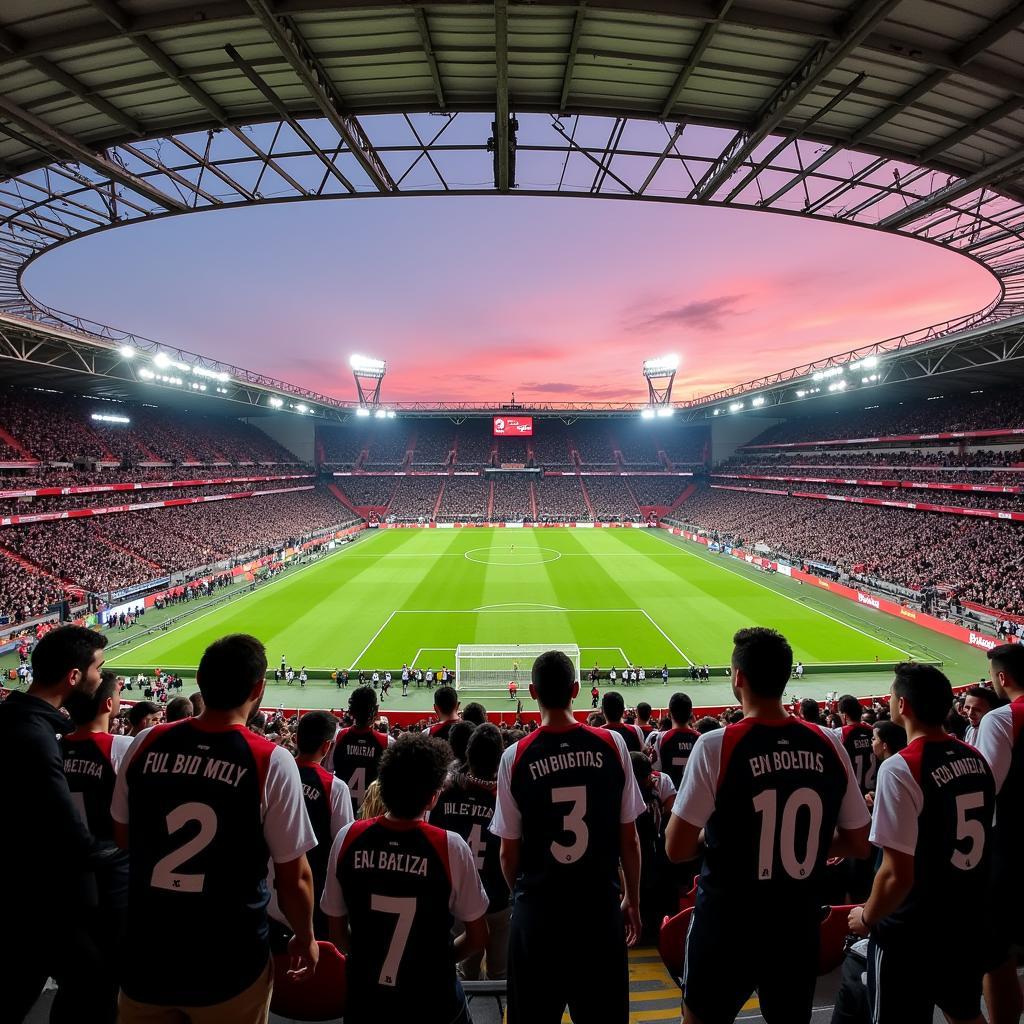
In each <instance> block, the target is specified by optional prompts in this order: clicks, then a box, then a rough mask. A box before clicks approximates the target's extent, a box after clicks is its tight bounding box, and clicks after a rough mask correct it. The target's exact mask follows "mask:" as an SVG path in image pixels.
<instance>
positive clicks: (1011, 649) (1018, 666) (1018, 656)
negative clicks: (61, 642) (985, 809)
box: [32, 644, 1024, 686]
mask: <svg viewBox="0 0 1024 1024" xmlns="http://www.w3.org/2000/svg"><path fill="white" fill-rule="evenodd" d="M988 660H989V661H991V662H992V664H993V665H994V666H995V670H996V671H997V672H1005V673H1006V674H1007V675H1008V676H1009V677H1010V679H1011V680H1012V681H1013V685H1014V686H1024V644H999V646H998V647H993V648H992V650H991V651H989V652H988ZM32 662H33V665H34V664H35V655H34V654H33V655H32Z"/></svg>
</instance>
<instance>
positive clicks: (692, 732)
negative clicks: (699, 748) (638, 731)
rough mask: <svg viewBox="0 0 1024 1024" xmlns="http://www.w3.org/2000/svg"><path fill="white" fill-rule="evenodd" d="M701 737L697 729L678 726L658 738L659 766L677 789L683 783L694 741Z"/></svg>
mask: <svg viewBox="0 0 1024 1024" xmlns="http://www.w3.org/2000/svg"><path fill="white" fill-rule="evenodd" d="M699 739H700V733H699V732H697V730H696V729H685V728H684V729H680V728H678V727H676V728H673V729H669V731H668V732H666V733H663V734H662V736H661V739H660V740H658V744H657V751H658V757H657V764H658V768H659V769H660V770H661V771H663V772H664V773H665V774H666V775H667V776H668V777H669V778H670V779H671V780H672V785H673V786H675V787H676V789H678V788H679V786H680V785H681V784H682V781H683V773H684V772H685V771H686V762H687V761H688V760H689V759H690V752H691V751H692V750H693V745H694V743H696V742H697V740H699Z"/></svg>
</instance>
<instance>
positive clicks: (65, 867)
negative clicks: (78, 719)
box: [0, 626, 125, 1024]
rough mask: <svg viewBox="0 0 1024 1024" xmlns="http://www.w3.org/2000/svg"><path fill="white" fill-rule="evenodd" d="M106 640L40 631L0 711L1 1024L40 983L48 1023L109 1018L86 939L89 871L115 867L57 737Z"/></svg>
mask: <svg viewBox="0 0 1024 1024" xmlns="http://www.w3.org/2000/svg"><path fill="white" fill-rule="evenodd" d="M106 643H107V641H106V637H104V636H101V635H100V634H99V633H95V632H93V631H92V630H90V629H85V628H83V627H80V626H63V627H61V628H59V629H55V630H53V631H52V632H51V633H48V634H47V635H46V636H45V637H43V639H42V640H40V641H39V643H38V644H37V645H36V648H35V650H34V651H33V652H32V674H33V683H32V685H31V686H30V687H29V689H28V690H27V691H26V692H25V693H12V694H11V695H10V696H9V697H8V698H7V700H6V701H4V702H3V704H0V778H2V779H3V780H4V785H3V786H2V787H0V821H2V822H3V823H4V834H5V839H4V868H5V869H6V870H5V878H6V881H7V885H6V887H5V888H6V892H5V893H4V897H3V902H4V920H5V922H6V925H7V927H6V929H5V931H6V941H5V942H4V975H5V978H6V981H5V984H4V992H3V995H2V999H3V1004H4V1014H3V1017H4V1020H5V1021H6V1020H11V1021H21V1020H23V1019H24V1018H25V1016H26V1015H27V1014H28V1012H29V1011H30V1010H31V1009H32V1006H33V1004H34V1003H35V1001H36V999H37V998H38V997H39V994H40V992H42V989H43V986H44V985H45V983H46V979H47V978H48V977H52V978H55V979H56V981H57V985H58V992H57V995H56V997H55V999H54V1003H53V1007H52V1010H51V1017H50V1021H51V1024H63V1022H64V1021H85V1020H88V1021H97V1022H100V1024H103V1022H106V1021H112V1020H113V1019H114V1012H115V1007H113V1006H111V1005H110V1000H109V994H108V993H107V991H106V990H105V986H97V985H95V984H94V983H93V981H94V978H95V976H96V974H97V972H98V970H99V964H100V956H99V952H98V950H97V948H96V945H95V943H94V942H93V940H92V937H91V934H90V924H91V920H92V915H93V914H94V913H95V910H96V904H97V895H96V894H97V888H96V876H95V872H96V871H98V870H99V871H104V870H107V869H109V868H110V867H111V866H113V865H115V864H120V863H123V859H124V856H125V855H124V853H123V852H122V851H120V850H119V849H118V848H117V846H116V845H115V844H114V843H113V842H111V841H100V840H97V839H95V838H94V837H93V836H92V834H91V833H90V832H89V830H88V828H87V827H86V825H85V822H84V821H83V819H82V818H81V817H80V816H79V814H78V812H77V810H76V808H75V805H74V803H73V802H72V798H71V792H70V790H69V789H68V783H67V780H66V778H65V776H64V764H63V759H62V756H61V748H60V744H59V743H58V741H57V736H58V735H59V734H63V733H69V732H71V731H72V730H73V729H74V725H73V723H72V722H71V721H70V720H69V719H68V718H67V717H66V716H65V715H63V714H61V712H60V710H59V709H60V708H61V707H62V706H74V703H75V702H76V701H81V700H83V699H84V700H85V701H86V702H88V701H89V699H90V698H91V697H92V696H93V695H94V694H95V693H96V690H97V688H98V687H99V685H100V670H101V668H102V666H103V648H104V647H105V646H106Z"/></svg>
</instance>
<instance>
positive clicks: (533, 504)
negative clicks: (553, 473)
mask: <svg viewBox="0 0 1024 1024" xmlns="http://www.w3.org/2000/svg"><path fill="white" fill-rule="evenodd" d="M530 514H531V515H532V516H533V522H537V488H536V487H535V486H534V479H533V477H530Z"/></svg>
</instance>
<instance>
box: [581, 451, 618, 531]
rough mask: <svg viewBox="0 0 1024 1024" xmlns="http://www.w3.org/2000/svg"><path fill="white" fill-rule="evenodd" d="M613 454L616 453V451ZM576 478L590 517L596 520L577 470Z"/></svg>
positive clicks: (585, 486)
mask: <svg viewBox="0 0 1024 1024" xmlns="http://www.w3.org/2000/svg"><path fill="white" fill-rule="evenodd" d="M615 454H616V455H618V452H616V453H615ZM576 479H577V480H578V481H579V483H580V490H581V491H582V492H583V501H584V502H585V503H586V506H587V511H588V512H589V513H590V518H591V519H592V520H594V522H596V521H597V516H595V515H594V506H593V505H592V504H591V503H590V495H589V494H587V485H586V484H585V483H584V482H583V477H582V476H581V475H580V473H579V471H577V473H576Z"/></svg>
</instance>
